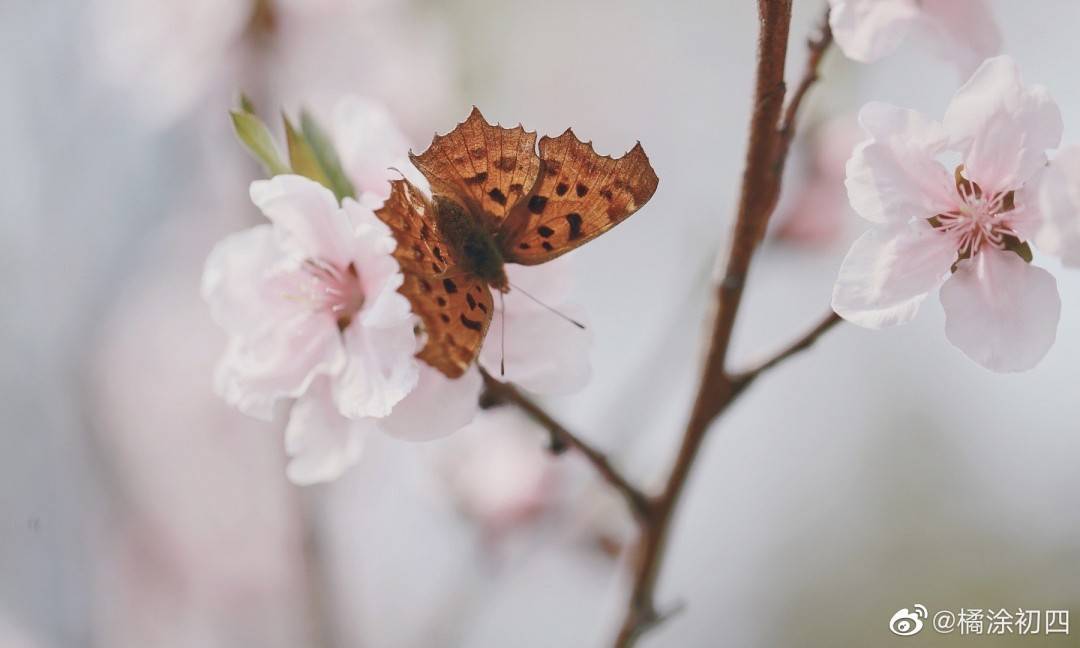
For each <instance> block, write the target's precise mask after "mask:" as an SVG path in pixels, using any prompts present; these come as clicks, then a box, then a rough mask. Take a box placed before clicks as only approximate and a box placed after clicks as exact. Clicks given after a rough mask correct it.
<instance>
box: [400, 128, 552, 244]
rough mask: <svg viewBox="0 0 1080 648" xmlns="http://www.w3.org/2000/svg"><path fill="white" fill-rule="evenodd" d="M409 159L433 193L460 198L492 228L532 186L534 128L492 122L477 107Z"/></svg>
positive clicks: (535, 160) (534, 173) (536, 164)
mask: <svg viewBox="0 0 1080 648" xmlns="http://www.w3.org/2000/svg"><path fill="white" fill-rule="evenodd" d="M411 159H412V161H413V163H414V164H415V165H416V166H417V167H418V168H419V169H420V171H421V172H422V173H423V174H424V176H425V177H427V178H428V181H429V182H430V183H431V188H432V191H433V192H434V193H436V194H442V195H446V196H450V197H453V198H456V199H457V200H459V201H460V202H461V203H462V204H463V205H465V206H466V207H468V208H469V210H470V211H472V212H473V213H474V214H476V215H477V216H478V217H479V218H482V219H483V220H484V225H485V226H486V227H487V228H488V229H489V230H490V231H492V232H494V231H496V230H498V229H499V227H500V225H501V224H502V222H503V220H504V219H505V218H506V216H507V215H508V214H509V213H510V211H511V210H512V209H513V208H514V206H515V205H516V204H517V203H518V202H520V201H521V199H522V198H523V197H524V196H525V194H527V193H528V192H529V190H530V189H532V187H533V185H534V183H535V182H536V176H537V171H538V170H539V165H540V162H539V159H538V158H537V156H536V133H534V132H526V131H525V129H524V128H522V127H521V126H518V127H517V128H503V127H501V126H493V125H491V124H489V123H487V121H486V120H485V119H484V117H483V115H481V114H480V111H479V110H477V109H476V108H473V110H472V113H471V114H470V115H469V117H468V119H466V120H465V121H464V122H462V123H460V124H458V126H457V127H456V128H455V129H454V130H452V131H450V132H449V133H447V134H446V135H436V136H435V138H434V139H433V140H432V142H431V146H430V147H429V148H428V149H427V150H426V151H424V152H423V153H421V154H420V155H412V156H411Z"/></svg>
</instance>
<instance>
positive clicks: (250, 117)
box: [229, 95, 291, 176]
mask: <svg viewBox="0 0 1080 648" xmlns="http://www.w3.org/2000/svg"><path fill="white" fill-rule="evenodd" d="M229 116H230V117H232V123H233V130H234V131H235V132H236V137H237V139H239V140H240V142H241V143H242V144H243V145H244V146H245V147H246V148H247V150H248V151H249V152H251V154H252V155H253V156H254V157H255V159H256V160H258V161H259V162H260V163H261V164H262V165H263V167H264V168H265V169H266V172H267V173H269V174H270V175H271V176H276V175H281V174H283V173H291V170H290V169H289V165H288V164H285V162H283V161H282V159H281V154H280V153H278V149H277V146H275V145H274V138H273V136H272V135H271V134H270V129H269V128H267V127H266V124H265V123H263V120H261V119H259V117H258V115H256V114H255V110H254V106H253V105H252V103H251V100H249V99H248V98H247V97H245V96H243V95H241V97H240V109H239V110H231V111H229Z"/></svg>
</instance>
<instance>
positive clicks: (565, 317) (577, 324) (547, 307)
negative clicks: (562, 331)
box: [510, 284, 585, 331]
mask: <svg viewBox="0 0 1080 648" xmlns="http://www.w3.org/2000/svg"><path fill="white" fill-rule="evenodd" d="M510 287H511V288H513V289H514V290H516V291H518V292H520V293H521V294H522V295H525V296H526V297H528V298H529V299H531V300H533V301H534V302H536V303H537V304H540V305H541V306H543V307H544V308H546V309H548V310H549V311H551V312H552V313H555V314H556V315H558V316H559V317H561V318H563V319H564V320H566V321H567V322H570V323H571V324H573V325H574V326H576V327H578V328H579V329H581V330H583V331H584V330H585V325H584V324H582V323H581V322H579V321H577V320H576V319H574V318H572V317H570V316H568V315H566V314H565V313H560V312H559V311H557V310H555V309H554V308H552V307H551V306H548V305H547V304H545V303H544V302H542V301H540V300H539V299H537V298H536V297H533V296H532V295H530V294H529V293H527V292H525V291H524V290H522V288H521V287H520V286H515V285H514V284H510Z"/></svg>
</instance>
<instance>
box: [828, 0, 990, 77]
mask: <svg viewBox="0 0 1080 648" xmlns="http://www.w3.org/2000/svg"><path fill="white" fill-rule="evenodd" d="M829 6H830V12H829V26H830V27H831V28H832V32H833V37H834V38H835V39H836V44H837V45H839V46H840V49H841V50H843V52H844V55H846V56H847V57H848V58H850V59H854V60H856V61H860V62H863V63H870V62H872V61H876V60H878V59H880V58H882V57H883V56H885V55H887V54H890V53H892V52H893V51H894V50H895V49H896V48H897V47H899V45H900V43H901V42H902V41H903V40H904V39H905V38H907V36H908V35H909V34H910V33H912V32H922V33H923V34H924V35H925V36H926V37H927V38H926V40H927V41H928V42H929V43H930V44H931V47H933V48H934V50H935V52H936V53H937V54H938V56H940V57H941V58H943V59H945V60H949V61H952V62H953V63H955V64H956V66H957V69H958V70H959V72H960V74H961V75H963V76H967V75H968V74H970V73H971V71H972V70H974V69H975V68H976V67H978V65H979V64H980V63H981V62H982V61H983V60H985V59H986V58H988V57H990V56H993V55H995V54H997V53H999V52H1000V51H1001V33H1000V32H999V31H998V28H997V24H996V23H995V21H994V16H993V14H992V13H991V11H990V6H989V4H988V3H987V2H986V0H829Z"/></svg>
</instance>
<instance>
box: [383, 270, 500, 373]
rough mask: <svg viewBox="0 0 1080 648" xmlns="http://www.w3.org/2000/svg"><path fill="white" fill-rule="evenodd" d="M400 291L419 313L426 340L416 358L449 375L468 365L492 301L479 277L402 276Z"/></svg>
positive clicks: (476, 350)
mask: <svg viewBox="0 0 1080 648" xmlns="http://www.w3.org/2000/svg"><path fill="white" fill-rule="evenodd" d="M400 290H401V293H402V294H404V295H405V296H406V297H407V298H408V299H409V303H410V304H412V307H413V312H414V313H416V314H417V315H419V316H420V319H421V321H422V322H423V325H424V332H425V333H426V334H427V342H426V343H425V344H424V348H423V349H421V350H420V353H418V354H417V357H418V358H420V359H421V360H423V361H424V362H426V363H428V364H429V365H431V366H432V367H435V368H436V369H438V370H439V371H441V372H442V373H443V374H445V375H446V376H447V377H449V378H458V377H460V376H461V375H462V374H464V373H465V371H466V370H467V369H468V368H469V365H471V364H472V362H473V360H474V359H475V358H476V355H477V354H478V353H479V352H480V347H481V345H482V344H483V343H484V336H485V335H487V330H488V326H489V325H490V324H491V315H492V311H493V310H494V302H493V301H492V297H491V290H490V289H489V288H488V287H487V284H486V283H484V281H483V280H481V279H479V278H477V277H474V276H471V275H459V276H457V277H442V278H434V277H422V276H419V275H415V274H408V273H406V275H405V283H404V284H403V285H402V287H401V289H400Z"/></svg>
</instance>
